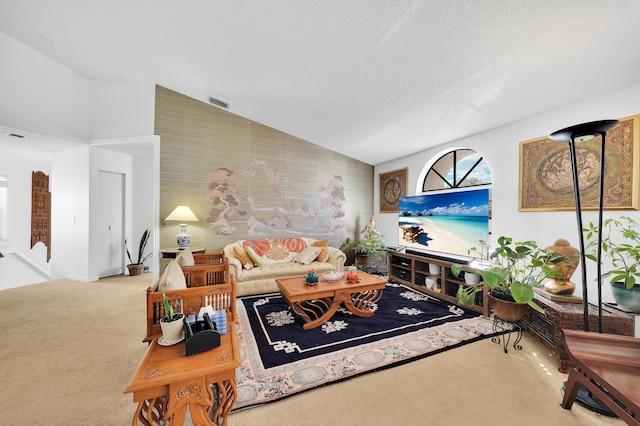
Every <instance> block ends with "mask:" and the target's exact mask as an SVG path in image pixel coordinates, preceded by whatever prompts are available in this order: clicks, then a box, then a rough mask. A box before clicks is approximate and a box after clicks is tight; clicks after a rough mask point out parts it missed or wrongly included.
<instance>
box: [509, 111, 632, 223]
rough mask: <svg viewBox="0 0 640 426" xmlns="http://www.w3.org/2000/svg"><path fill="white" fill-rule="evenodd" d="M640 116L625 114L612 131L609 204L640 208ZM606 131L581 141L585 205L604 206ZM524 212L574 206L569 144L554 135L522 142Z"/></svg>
mask: <svg viewBox="0 0 640 426" xmlns="http://www.w3.org/2000/svg"><path fill="white" fill-rule="evenodd" d="M639 145H640V115H634V116H632V117H626V118H622V119H620V124H619V125H618V126H616V127H614V128H613V129H611V130H610V131H609V132H607V135H606V144H605V179H604V182H605V183H604V208H605V209H608V210H623V209H627V210H630V209H636V210H637V209H638V179H639V175H638V172H639V166H640V164H639V161H638V158H639V154H640V150H639ZM601 147H602V138H601V137H600V136H598V137H596V138H594V139H592V140H590V141H587V142H578V143H576V162H577V165H578V176H579V177H578V184H579V186H580V197H581V204H582V207H583V209H589V210H595V209H597V208H598V199H599V190H600V189H599V183H600V151H601ZM519 192H520V194H519V195H520V197H519V198H520V204H519V210H520V211H554V210H556V211H557V210H574V209H575V203H574V196H573V181H572V171H571V159H570V154H569V144H568V143H562V142H556V141H553V140H551V139H549V138H548V137H544V138H538V139H532V140H529V141H524V142H520V191H519Z"/></svg>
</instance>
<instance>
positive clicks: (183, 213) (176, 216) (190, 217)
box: [165, 206, 198, 250]
mask: <svg viewBox="0 0 640 426" xmlns="http://www.w3.org/2000/svg"><path fill="white" fill-rule="evenodd" d="M165 220H175V221H180V222H182V223H181V224H180V233H179V234H178V237H177V238H176V241H177V242H178V250H184V249H186V248H187V247H189V243H190V242H191V236H189V234H187V224H186V223H185V222H197V221H198V218H197V217H196V215H195V214H193V212H192V211H191V209H190V208H189V207H188V206H178V207H176V208H175V209H174V210H173V211H172V212H171V214H170V215H169V216H167V218H166V219H165Z"/></svg>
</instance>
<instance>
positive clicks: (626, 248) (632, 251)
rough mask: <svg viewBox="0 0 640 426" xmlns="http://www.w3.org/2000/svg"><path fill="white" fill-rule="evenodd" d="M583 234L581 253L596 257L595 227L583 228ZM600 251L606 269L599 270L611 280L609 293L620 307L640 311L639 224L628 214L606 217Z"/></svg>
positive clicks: (596, 229) (591, 257) (595, 259)
mask: <svg viewBox="0 0 640 426" xmlns="http://www.w3.org/2000/svg"><path fill="white" fill-rule="evenodd" d="M584 231H585V232H586V237H587V241H588V244H587V247H586V250H585V251H587V253H585V256H586V257H587V258H588V259H589V260H592V261H594V262H597V261H598V258H597V254H596V250H597V248H598V239H597V235H598V227H597V226H596V225H594V224H593V223H589V226H588V227H587V228H585V229H584ZM601 247H602V254H603V255H604V256H603V257H605V258H608V259H609V261H610V264H611V266H610V269H608V270H607V272H605V273H604V274H602V278H603V279H605V278H606V279H608V280H609V282H610V283H611V286H612V287H611V289H612V293H613V297H614V298H615V300H616V303H617V304H618V305H620V306H621V307H622V308H624V309H627V310H630V311H632V312H640V284H639V283H640V225H638V223H637V222H636V221H635V220H633V219H632V218H631V217H629V216H620V217H619V218H611V219H606V220H605V221H604V222H603V223H602V245H601Z"/></svg>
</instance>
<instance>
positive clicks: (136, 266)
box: [124, 228, 153, 276]
mask: <svg viewBox="0 0 640 426" xmlns="http://www.w3.org/2000/svg"><path fill="white" fill-rule="evenodd" d="M148 242H149V229H148V228H147V229H145V231H144V233H143V234H142V238H140V244H139V245H138V259H137V261H136V262H134V261H133V260H132V259H131V253H129V247H127V240H126V239H125V240H124V249H125V250H126V251H127V258H128V259H129V264H128V265H127V268H128V269H129V275H132V276H133V275H140V273H141V272H142V268H143V266H144V261H145V260H147V259H148V258H150V257H151V256H152V255H153V253H149V254H147V255H146V256H145V255H144V249H145V248H146V247H147V243H148Z"/></svg>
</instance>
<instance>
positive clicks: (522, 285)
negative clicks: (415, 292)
mask: <svg viewBox="0 0 640 426" xmlns="http://www.w3.org/2000/svg"><path fill="white" fill-rule="evenodd" d="M497 242H498V246H497V247H496V249H495V250H493V251H492V252H491V254H490V255H489V260H490V261H491V262H492V263H491V266H489V267H487V268H484V269H481V270H478V271H477V272H476V273H477V274H479V275H480V276H481V277H482V282H480V283H478V284H475V285H460V286H459V287H458V291H457V293H456V300H457V301H458V303H460V304H461V305H465V306H471V305H473V303H474V301H475V296H476V293H477V292H478V291H479V290H481V289H482V286H483V285H486V286H487V287H489V289H490V293H489V297H490V299H491V300H492V305H493V310H494V313H495V314H496V315H497V316H498V317H500V318H502V319H505V320H509V321H515V320H517V319H519V318H516V317H517V316H520V317H521V315H524V313H525V312H526V309H527V308H528V306H531V307H532V308H534V309H536V310H537V311H540V312H543V310H542V308H540V306H538V304H537V303H535V302H534V301H533V297H534V294H535V293H534V291H533V288H534V287H536V286H538V285H540V283H541V282H542V281H543V280H544V279H546V278H553V277H556V276H557V275H558V272H556V271H554V270H553V268H552V267H551V265H553V264H555V263H558V262H560V261H562V260H563V259H564V256H562V255H560V254H556V253H554V252H552V251H550V250H546V249H542V248H540V247H538V244H537V243H536V242H535V241H524V242H514V241H513V239H512V238H511V237H505V236H501V237H499V238H498V241H497ZM461 271H462V266H461V265H457V264H454V265H452V266H451V272H452V273H453V274H454V275H456V276H458V275H459V274H460V272H461ZM502 302H506V303H502ZM503 305H504V306H503ZM514 305H520V306H514ZM502 309H504V311H502Z"/></svg>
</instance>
